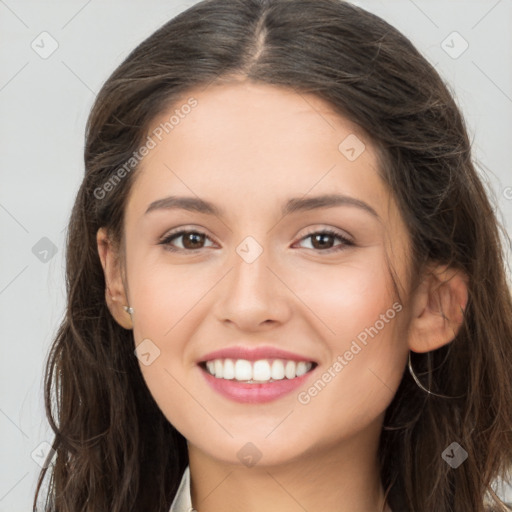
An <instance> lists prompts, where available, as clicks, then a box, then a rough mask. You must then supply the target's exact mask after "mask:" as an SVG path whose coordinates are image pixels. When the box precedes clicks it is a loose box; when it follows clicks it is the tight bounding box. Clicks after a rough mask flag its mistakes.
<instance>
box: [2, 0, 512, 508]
mask: <svg viewBox="0 0 512 512" xmlns="http://www.w3.org/2000/svg"><path fill="white" fill-rule="evenodd" d="M228 1H229V0H228ZM194 3H196V2H194V1H189V2H178V1H160V0H150V1H148V0H144V1H143V0H131V1H123V2H121V1H110V2H108V3H107V2H105V1H99V0H89V1H87V0H82V1H77V0H65V1H64V0H61V1H37V2H36V1H22V0H0V40H1V43H0V120H1V121H0V159H1V160H0V162H1V165H0V173H1V180H2V181H1V187H0V226H1V231H0V233H1V240H2V241H1V244H0V262H1V266H0V315H1V316H0V319H1V322H0V329H1V338H0V340H1V341H0V343H1V350H2V352H1V354H2V357H1V358H0V383H1V388H0V389H1V396H0V460H1V469H0V512H7V511H8V512H19V511H28V510H31V503H32V496H33V494H34V491H35V485H36V478H37V474H38V471H39V470H40V467H39V465H38V462H41V461H42V460H43V459H44V457H42V454H43V453H44V452H45V445H44V444H43V445H42V446H41V443H44V442H50V441H51V440H52V437H53V436H51V435H50V429H49V427H48V425H47V422H46V420H45V415H44V409H43V393H42V382H43V381H42V379H43V373H42V372H43V362H44V360H45V358H46V356H47V353H48V349H49V346H50V343H51V341H52V338H53V336H54V334H55V332H56V329H57V326H58V323H59V321H60V319H61V316H62V314H63V311H64V305H65V285H64V280H63V272H64V266H63V265H64V260H63V256H64V240H65V238H64V237H65V227H66V223H67V219H68V218H69V214H70V209H71V207H72V203H73V199H74V195H75V193H76V190H77V187H78V185H79V183H80V181H81V178H82V174H83V163H82V161H83V157H82V150H83V141H84V127H85V122H86V118H87V115H88V112H89V110H90V107H91V105H92V102H93V100H94V97H95V94H96V93H97V92H98V90H99V89H100V86H101V84H102V83H103V82H104V81H105V79H106V78H107V77H108V76H109V74H110V73H111V72H112V71H113V70H114V68H115V67H116V66H117V65H118V64H119V63H120V62H121V61H122V60H123V59H124V58H125V57H126V56H127V55H128V53H129V52H130V51H131V50H132V49H133V48H134V47H135V46H136V45H137V44H138V43H139V42H141V41H142V40H143V39H144V38H146V37H147V36H148V35H150V34H151V33H152V32H153V31H154V30H155V29H156V28H158V27H159V26H160V25H162V24H163V23H164V22H165V21H167V20H168V19H170V18H171V17H173V16H174V15H175V14H177V13H178V12H181V11H182V10H184V9H185V8H187V7H188V6H190V5H192V4H194ZM355 3H357V4H358V5H361V6H362V7H365V8H366V9H368V10H370V11H372V12H375V13H376V14H378V15H380V16H382V17H383V18H384V19H386V20H387V21H389V22H390V23H391V24H393V25H395V26H396V27H397V28H399V29H400V30H402V31H403V32H404V33H405V34H406V35H407V36H409V37H410V38H411V39H412V41H413V42H414V43H415V44H416V45H417V46H418V48H419V49H420V51H422V52H423V53H424V55H425V56H426V57H427V58H428V59H429V60H430V61H431V62H432V63H433V64H435V66H436V67H437V68H438V69H439V70H440V72H441V74H442V75H443V76H444V77H445V79H446V80H447V81H448V82H449V83H450V84H451V86H452V88H453V90H454V92H455V94H456V99H457V101H458V103H459V105H460V106H461V108H462V110H463V113H464V115H465V117H466V120H467V123H468V126H469V130H470V134H471V137H472V140H473V148H474V154H475V157H476V158H477V159H478V160H479V161H481V163H482V165H483V166H484V167H483V168H484V169H485V174H486V181H488V183H489V185H490V186H491V187H492V190H493V193H494V195H495V197H496V199H495V200H496V204H497V207H498V208H499V215H500V218H502V219H503V222H504V224H505V225H506V226H507V229H508V231H509V232H510V230H511V229H510V228H511V227H512V174H511V161H512V148H511V146H512V138H511V135H512V66H511V62H512V30H511V22H512V1H511V0H499V1H497V0H492V1H491V0H480V1H467V0H452V1H447V0H435V1H433V0H428V1H427V0H414V1H413V0H395V1H389V2H383V1H377V0H362V1H359V2H355ZM454 31H456V32H458V33H459V34H460V36H461V37H462V38H463V39H461V38H460V37H459V36H457V35H455V36H454V35H450V34H452V33H453V32H454ZM42 32H48V33H49V34H50V36H51V38H53V39H54V40H55V41H56V43H57V44H58V48H57V49H56V51H55V52H54V53H53V54H52V55H50V56H48V57H47V58H42V57H41V56H40V53H41V52H43V51H48V50H49V49H50V48H51V43H52V39H51V38H50V36H44V35H43V36H40V34H41V33H42ZM448 36H449V37H448ZM447 37H448V39H447ZM464 40H465V41H467V43H468V44H469V46H468V48H467V50H466V51H465V52H464V53H462V54H461V55H460V56H457V54H458V53H460V52H461V50H462V49H463V48H464V45H465V43H464ZM443 41H445V42H444V43H443ZM32 44H33V45H34V46H35V47H36V48H37V49H38V51H39V53H37V52H36V51H35V50H34V49H33V48H32V46H31V45H32ZM445 50H446V51H445ZM447 52H448V53H447ZM449 53H451V55H450V54H449ZM455 56H457V58H454V57H455ZM43 237H47V238H48V239H49V240H51V242H52V243H53V244H54V245H55V246H56V250H57V252H56V254H55V255H54V256H53V257H50V256H51V252H50V253H48V254H45V253H44V252H41V249H39V251H38V250H35V251H34V252H36V254H34V252H33V247H34V246H36V244H37V243H38V242H39V241H40V239H41V238H43ZM40 243H41V242H40ZM37 247H39V246H36V249H37ZM45 258H46V259H47V261H44V260H45ZM508 499H509V500H512V497H509V498H508Z"/></svg>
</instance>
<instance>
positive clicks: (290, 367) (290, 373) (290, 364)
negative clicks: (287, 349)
mask: <svg viewBox="0 0 512 512" xmlns="http://www.w3.org/2000/svg"><path fill="white" fill-rule="evenodd" d="M295 369H296V364H295V361H286V366H285V368H284V374H285V376H286V378H287V379H293V378H295V376H296V374H295Z"/></svg>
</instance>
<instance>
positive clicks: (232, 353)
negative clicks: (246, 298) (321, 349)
mask: <svg viewBox="0 0 512 512" xmlns="http://www.w3.org/2000/svg"><path fill="white" fill-rule="evenodd" d="M215 359H235V360H236V359H245V360H247V361H258V360H260V359H284V360H291V361H297V362H299V361H308V362H311V363H315V365H316V364H318V362H317V361H315V360H314V359H312V358H311V357H309V356H306V355H304V354H295V353H293V352H289V351H287V350H282V349H278V348H274V347H269V346H267V347H265V346H263V347H242V346H235V347H226V348H223V349H220V350H215V351H214V352H210V353H208V354H206V355H204V356H202V357H201V358H200V359H199V360H198V361H197V363H198V364H200V363H207V362H208V361H214V360H215Z"/></svg>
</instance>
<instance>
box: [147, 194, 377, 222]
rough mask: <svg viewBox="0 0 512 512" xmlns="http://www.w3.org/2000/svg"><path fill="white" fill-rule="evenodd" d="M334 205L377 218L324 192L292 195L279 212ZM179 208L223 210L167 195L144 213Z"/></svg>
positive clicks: (366, 206) (209, 211)
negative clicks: (322, 193)
mask: <svg viewBox="0 0 512 512" xmlns="http://www.w3.org/2000/svg"><path fill="white" fill-rule="evenodd" d="M336 206H353V207H356V208H360V209H361V210H364V211H366V212H367V213H370V214H371V215H372V216H374V217H376V218H377V219H378V218H379V215H378V214H377V212H376V211H375V210H374V209H373V208H372V207H371V206H370V205H369V204H367V203H365V202H364V201H361V200H360V199H356V198H355V197H351V196H346V195H341V194H324V195H320V196H314V197H307V198H304V197H293V198H291V199H289V200H288V201H287V202H286V203H285V205H284V206H283V208H282V210H281V213H282V215H283V217H284V216H285V215H290V214H292V213H296V212H299V211H310V210H317V209H320V208H333V207H336ZM172 209H181V210H187V211H193V212H198V213H204V214H206V215H215V216H217V217H222V216H223V215H224V210H222V209H221V208H219V207H218V206H216V205H214V204H213V203H211V202H209V201H205V200H204V199H200V198H199V197H179V196H169V197H164V198H163V199H158V200H156V201H153V202H152V203H151V204H150V205H149V206H148V208H147V210H146V212H145V215H146V214H148V213H149V212H152V211H155V210H172Z"/></svg>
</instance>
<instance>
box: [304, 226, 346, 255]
mask: <svg viewBox="0 0 512 512" xmlns="http://www.w3.org/2000/svg"><path fill="white" fill-rule="evenodd" d="M336 239H338V240H340V241H341V243H337V244H336V243H335V240H336ZM304 240H311V242H310V246H311V247H306V248H308V249H313V250H317V251H320V252H335V251H341V250H343V249H345V248H346V247H348V246H351V245H354V243H353V242H352V241H351V240H349V239H348V238H346V237H344V236H343V235H342V234H340V233H338V232H336V231H332V230H322V231H315V232H313V233H310V234H309V235H306V236H305V237H303V238H302V239H301V241H304Z"/></svg>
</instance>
